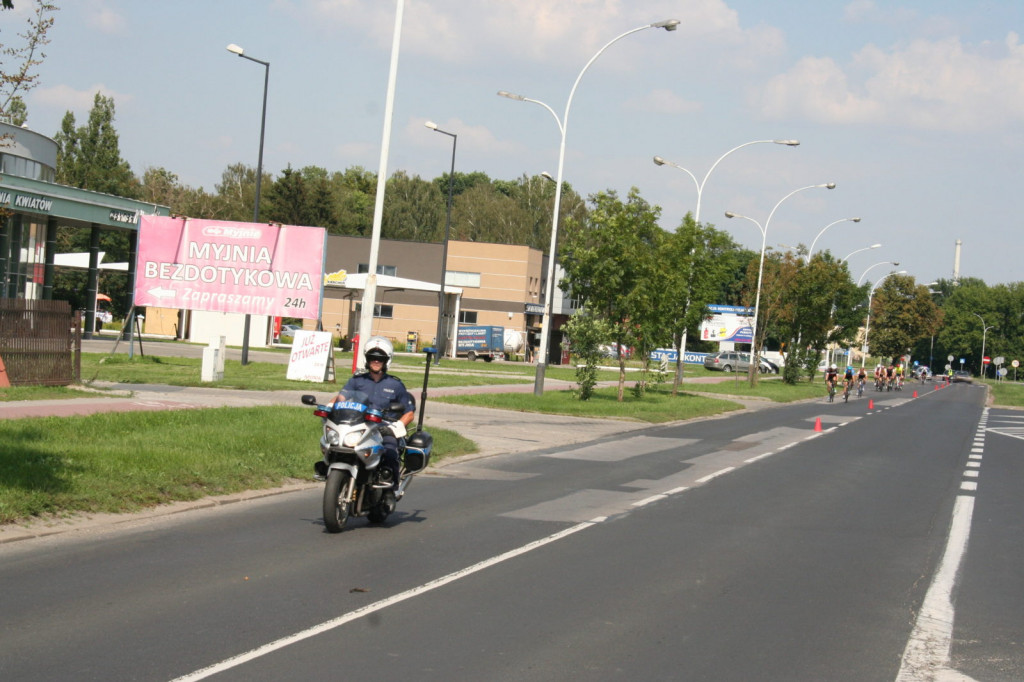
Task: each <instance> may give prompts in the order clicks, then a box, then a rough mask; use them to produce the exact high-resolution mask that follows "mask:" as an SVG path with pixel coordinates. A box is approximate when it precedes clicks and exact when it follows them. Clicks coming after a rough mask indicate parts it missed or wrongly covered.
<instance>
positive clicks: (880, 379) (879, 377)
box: [875, 363, 885, 391]
mask: <svg viewBox="0 0 1024 682" xmlns="http://www.w3.org/2000/svg"><path fill="white" fill-rule="evenodd" d="M884 388H885V366H884V365H883V364H882V363H878V365H877V366H876V367H875V390H876V391H881V390H882V389H884Z"/></svg>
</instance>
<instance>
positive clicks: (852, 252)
mask: <svg viewBox="0 0 1024 682" xmlns="http://www.w3.org/2000/svg"><path fill="white" fill-rule="evenodd" d="M880 248H882V245H881V244H872V245H871V246H865V247H864V248H863V249H857V250H856V251H851V252H850V253H848V254H846V257H845V258H843V259H842V260H841V261H839V262H840V263H845V262H846V261H848V260H850V256H852V255H854V254H857V253H860V252H861V251H869V250H871V249H880Z"/></svg>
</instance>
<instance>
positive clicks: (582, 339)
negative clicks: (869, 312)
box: [562, 308, 613, 400]
mask: <svg viewBox="0 0 1024 682" xmlns="http://www.w3.org/2000/svg"><path fill="white" fill-rule="evenodd" d="M562 331H563V333H565V335H566V336H567V337H568V339H569V349H570V352H571V353H572V355H573V358H574V360H575V362H576V386H577V388H576V397H577V398H579V399H580V400H590V398H591V396H593V395H594V388H595V387H596V386H597V366H598V363H599V362H600V360H601V344H603V343H604V342H605V341H606V340H607V339H608V338H609V337H610V336H611V335H612V333H613V331H612V328H611V326H610V325H609V324H608V323H607V321H605V320H604V319H602V318H600V317H597V316H595V315H593V314H592V313H591V312H590V311H589V310H587V309H586V308H583V309H582V310H577V311H576V314H575V315H573V316H572V317H570V318H569V320H568V321H567V322H566V323H565V325H564V326H563V327H562Z"/></svg>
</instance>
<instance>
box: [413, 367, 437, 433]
mask: <svg viewBox="0 0 1024 682" xmlns="http://www.w3.org/2000/svg"><path fill="white" fill-rule="evenodd" d="M423 350H424V351H425V352H426V354H427V367H426V369H424V370H423V393H421V394H420V420H419V421H418V422H417V423H416V430H417V431H422V430H423V415H424V414H426V412H427V379H429V378H430V364H431V360H433V358H434V355H435V354H436V353H437V349H436V348H433V347H431V348H424V349H423Z"/></svg>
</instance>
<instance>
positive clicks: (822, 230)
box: [807, 218, 860, 263]
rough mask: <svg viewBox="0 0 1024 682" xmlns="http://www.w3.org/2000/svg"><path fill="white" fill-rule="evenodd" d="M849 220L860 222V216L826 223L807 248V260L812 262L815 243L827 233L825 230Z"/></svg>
mask: <svg viewBox="0 0 1024 682" xmlns="http://www.w3.org/2000/svg"><path fill="white" fill-rule="evenodd" d="M847 221H849V222H851V223H859V222H860V218H840V219H839V220H836V221H834V222H831V223H829V224H828V225H826V226H825V227H823V228H821V232H819V233H818V236H817V237H815V238H814V241H813V242H811V248H809V249H808V250H807V262H808V263H810V262H811V256H813V255H814V245H815V244H817V243H818V237H821V235H823V234H825V230H827V229H828V228H830V227H832V226H833V225H838V224H839V223H845V222H847Z"/></svg>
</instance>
